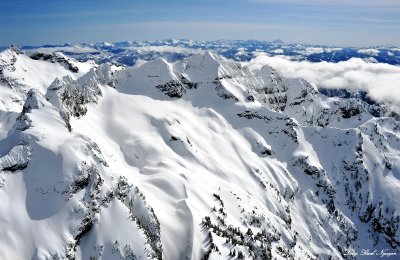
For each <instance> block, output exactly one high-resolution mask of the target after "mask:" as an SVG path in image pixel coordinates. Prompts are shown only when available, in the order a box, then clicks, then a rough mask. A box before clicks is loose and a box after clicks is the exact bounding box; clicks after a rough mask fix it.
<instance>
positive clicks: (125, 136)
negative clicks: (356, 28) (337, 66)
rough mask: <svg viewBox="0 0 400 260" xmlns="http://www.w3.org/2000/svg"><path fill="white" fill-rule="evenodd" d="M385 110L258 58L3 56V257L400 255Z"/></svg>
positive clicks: (390, 130) (395, 159) (398, 181)
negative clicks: (112, 60) (132, 60)
mask: <svg viewBox="0 0 400 260" xmlns="http://www.w3.org/2000/svg"><path fill="white" fill-rule="evenodd" d="M157 51H161V52H162V51H168V49H162V48H161V49H157ZM183 51H185V50H183ZM390 107H391V106H390V105H388V104H385V103H382V104H376V103H366V102H364V101H362V100H361V99H357V98H346V99H345V98H340V97H327V96H325V95H323V94H321V93H320V92H319V90H318V87H317V86H316V85H314V84H312V83H310V82H308V81H306V80H304V79H297V78H285V77H283V76H281V75H280V74H279V73H278V72H277V71H276V70H275V69H274V68H272V67H270V66H268V65H264V64H261V63H260V58H258V59H257V58H255V59H254V60H251V61H249V62H235V61H232V60H229V59H226V58H223V57H221V56H219V55H216V54H214V53H211V52H199V53H197V51H196V52H193V53H192V55H190V56H189V57H187V58H182V59H179V60H177V61H174V62H171V61H167V60H166V59H163V58H158V59H154V60H152V61H149V62H145V61H143V62H142V64H140V65H138V66H135V67H118V66H115V65H111V64H108V63H104V64H102V65H96V64H95V63H92V62H78V61H76V60H74V59H72V58H69V57H67V56H65V55H64V54H61V53H57V52H55V53H49V52H36V53H35V54H31V56H28V55H27V54H25V53H23V52H21V51H19V50H17V49H13V48H10V49H7V50H5V51H3V52H1V53H0V200H1V202H2V203H1V204H0V259H236V258H239V259H240V258H244V259H347V258H349V256H348V253H349V252H352V250H354V251H356V252H360V250H361V249H365V248H370V249H374V250H375V249H376V250H378V252H380V251H381V250H387V252H391V253H393V254H396V255H397V256H399V254H400V231H399V223H400V196H399V189H400V156H399V154H400V131H399V130H400V124H399V121H398V119H399V115H398V114H396V113H395V112H393V111H392V110H391V109H390Z"/></svg>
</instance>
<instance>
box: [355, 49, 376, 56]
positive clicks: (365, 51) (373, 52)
mask: <svg viewBox="0 0 400 260" xmlns="http://www.w3.org/2000/svg"><path fill="white" fill-rule="evenodd" d="M357 52H358V53H361V54H367V55H371V56H378V55H379V52H380V51H379V50H377V49H361V50H358V51H357Z"/></svg>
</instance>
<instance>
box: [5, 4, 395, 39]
mask: <svg viewBox="0 0 400 260" xmlns="http://www.w3.org/2000/svg"><path fill="white" fill-rule="evenodd" d="M0 32H1V37H0V45H9V44H16V45H39V44H46V43H49V44H57V43H65V42H72V43H75V42H101V41H109V42H115V41H127V40H154V39H166V38H184V39H196V40H217V39H257V40H274V39H278V38H279V39H282V40H284V41H286V42H290V43H294V42H299V43H315V44H326V45H338V46H370V45H380V44H394V45H397V46H400V1H399V0H347V1H346V0H336V1H332V0H330V1H328V0H230V1H228V0H203V1H194V0H186V1H183V0H169V1H166V0H147V1H145V0H131V1H129V0H108V1H104V0H96V1H93V0H83V1H78V0H68V1H66V0H48V1H43V0H0Z"/></svg>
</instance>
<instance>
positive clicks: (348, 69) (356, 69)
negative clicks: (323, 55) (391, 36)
mask: <svg viewBox="0 0 400 260" xmlns="http://www.w3.org/2000/svg"><path fill="white" fill-rule="evenodd" d="M263 65H269V66H271V67H273V68H275V69H276V70H277V71H278V72H279V73H280V74H281V75H283V76H285V77H288V78H304V79H306V80H308V81H310V82H312V83H314V84H316V85H317V86H318V87H324V88H341V89H352V90H363V91H365V92H366V93H367V94H368V95H369V96H370V97H371V98H372V99H374V100H375V101H378V102H382V101H386V102H391V103H394V104H396V105H400V67H399V66H393V65H389V64H384V63H369V62H366V61H364V60H362V59H359V58H352V59H350V60H347V61H342V62H338V63H332V62H318V63H312V62H308V61H293V60H290V58H289V57H286V56H275V57H270V56H267V55H259V56H257V57H256V58H255V59H253V60H252V61H251V62H250V66H251V67H252V68H253V69H256V68H259V67H261V66H263Z"/></svg>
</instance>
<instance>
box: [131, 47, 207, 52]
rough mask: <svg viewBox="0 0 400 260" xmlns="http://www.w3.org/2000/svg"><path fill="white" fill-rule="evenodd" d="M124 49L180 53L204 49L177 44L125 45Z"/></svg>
mask: <svg viewBox="0 0 400 260" xmlns="http://www.w3.org/2000/svg"><path fill="white" fill-rule="evenodd" d="M126 49H131V50H137V51H139V52H171V53H182V54H198V53H203V52H204V51H202V50H200V49H191V48H185V47H177V46H168V45H162V46H141V47H127V48H126Z"/></svg>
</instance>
